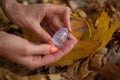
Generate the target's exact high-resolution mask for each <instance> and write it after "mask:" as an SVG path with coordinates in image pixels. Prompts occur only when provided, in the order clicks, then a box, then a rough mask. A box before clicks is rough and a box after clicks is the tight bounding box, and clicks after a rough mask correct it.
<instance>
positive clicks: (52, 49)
mask: <svg viewBox="0 0 120 80" xmlns="http://www.w3.org/2000/svg"><path fill="white" fill-rule="evenodd" d="M57 51H58V48H57V47H55V46H52V47H51V48H50V53H52V54H53V53H55V52H57Z"/></svg>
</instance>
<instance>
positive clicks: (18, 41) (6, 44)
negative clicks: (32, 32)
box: [0, 31, 77, 70]
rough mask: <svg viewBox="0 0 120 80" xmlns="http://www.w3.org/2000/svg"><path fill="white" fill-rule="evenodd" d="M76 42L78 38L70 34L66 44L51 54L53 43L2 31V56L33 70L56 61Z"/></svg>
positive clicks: (0, 33) (0, 43) (0, 49)
mask: <svg viewBox="0 0 120 80" xmlns="http://www.w3.org/2000/svg"><path fill="white" fill-rule="evenodd" d="M76 42H77V40H76V39H75V38H74V37H73V36H72V35H69V37H68V40H67V41H66V42H65V43H64V45H63V46H62V47H61V48H60V49H59V50H58V51H57V52H56V53H55V54H50V50H51V48H53V45H49V44H41V43H40V42H29V41H27V40H25V39H24V38H21V37H18V36H16V35H12V34H8V33H5V32H2V31H1V32H0V56H1V57H5V58H7V59H9V60H11V61H13V62H15V63H17V64H21V65H23V66H25V67H27V68H29V69H31V70H33V69H35V68H37V67H40V66H44V65H47V64H50V63H52V62H56V61H57V60H58V59H60V58H61V57H62V56H64V55H65V54H67V53H68V52H69V51H70V50H71V49H72V48H73V47H74V45H75V44H76ZM54 49H55V48H54Z"/></svg>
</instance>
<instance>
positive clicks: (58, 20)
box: [51, 15, 63, 32]
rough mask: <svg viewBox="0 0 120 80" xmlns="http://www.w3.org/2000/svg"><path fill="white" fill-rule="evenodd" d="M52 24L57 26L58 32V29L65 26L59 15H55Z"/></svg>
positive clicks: (55, 29)
mask: <svg viewBox="0 0 120 80" xmlns="http://www.w3.org/2000/svg"><path fill="white" fill-rule="evenodd" d="M51 23H52V25H53V26H54V27H55V28H54V31H55V32H56V31H57V30H59V29H60V28H61V27H63V23H62V22H61V21H60V19H59V17H58V16H56V15H55V16H53V18H52V20H51Z"/></svg>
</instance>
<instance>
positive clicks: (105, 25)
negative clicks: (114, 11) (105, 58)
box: [89, 12, 120, 51]
mask: <svg viewBox="0 0 120 80" xmlns="http://www.w3.org/2000/svg"><path fill="white" fill-rule="evenodd" d="M109 24H110V17H109V16H108V15H107V13H106V12H103V13H102V14H101V16H100V17H99V18H98V22H97V26H96V28H95V27H94V26H93V25H91V26H89V28H90V29H89V30H90V33H91V36H90V38H91V39H93V40H97V41H99V42H100V43H101V45H100V47H99V48H98V49H97V50H96V51H99V50H101V49H102V48H103V47H105V46H106V45H107V43H108V42H109V41H110V40H111V38H112V35H113V33H114V32H115V30H116V29H117V28H118V26H119V25H120V21H116V22H114V23H113V24H112V25H111V26H109Z"/></svg>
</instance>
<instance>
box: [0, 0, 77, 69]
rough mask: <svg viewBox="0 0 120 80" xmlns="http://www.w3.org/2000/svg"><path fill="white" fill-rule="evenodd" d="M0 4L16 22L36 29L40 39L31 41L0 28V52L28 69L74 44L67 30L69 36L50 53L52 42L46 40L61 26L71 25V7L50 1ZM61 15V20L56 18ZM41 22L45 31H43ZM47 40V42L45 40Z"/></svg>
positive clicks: (7, 0)
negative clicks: (39, 40) (30, 3)
mask: <svg viewBox="0 0 120 80" xmlns="http://www.w3.org/2000/svg"><path fill="white" fill-rule="evenodd" d="M0 5H1V7H2V9H3V11H4V13H5V14H6V16H7V17H8V18H9V19H10V20H11V21H12V22H13V23H15V24H17V25H19V26H20V27H22V28H26V29H29V30H31V31H32V32H34V33H36V35H37V36H38V37H39V38H40V39H41V40H42V42H44V43H41V42H30V41H28V40H26V39H24V38H21V37H19V36H16V35H12V34H8V33H6V32H3V31H0V56H1V57H5V58H7V59H9V60H11V61H13V62H15V63H17V64H21V65H23V66H25V67H27V68H28V69H31V70H34V69H35V68H37V67H40V66H44V65H47V64H50V63H53V62H56V61H57V60H59V59H60V58H61V57H63V56H64V55H65V54H67V53H68V52H69V51H71V50H72V48H74V46H75V44H76V43H77V40H76V38H74V37H73V36H72V35H71V34H70V33H69V35H68V39H67V40H66V42H65V43H64V44H63V46H62V47H61V48H59V49H58V51H57V52H56V53H55V54H51V53H50V48H51V47H53V46H54V45H50V44H47V42H48V41H51V39H52V37H51V35H53V34H54V33H55V32H56V31H57V30H58V29H60V28H61V27H62V26H65V27H67V28H68V30H69V31H71V27H70V9H69V8H68V7H66V6H58V5H53V4H32V5H22V4H19V3H17V2H16V0H1V2H0ZM59 18H61V19H62V21H61V20H60V19H59ZM41 26H44V28H46V30H47V31H48V32H45V31H44V30H43V28H42V27H41ZM45 43H46V44H45Z"/></svg>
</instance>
